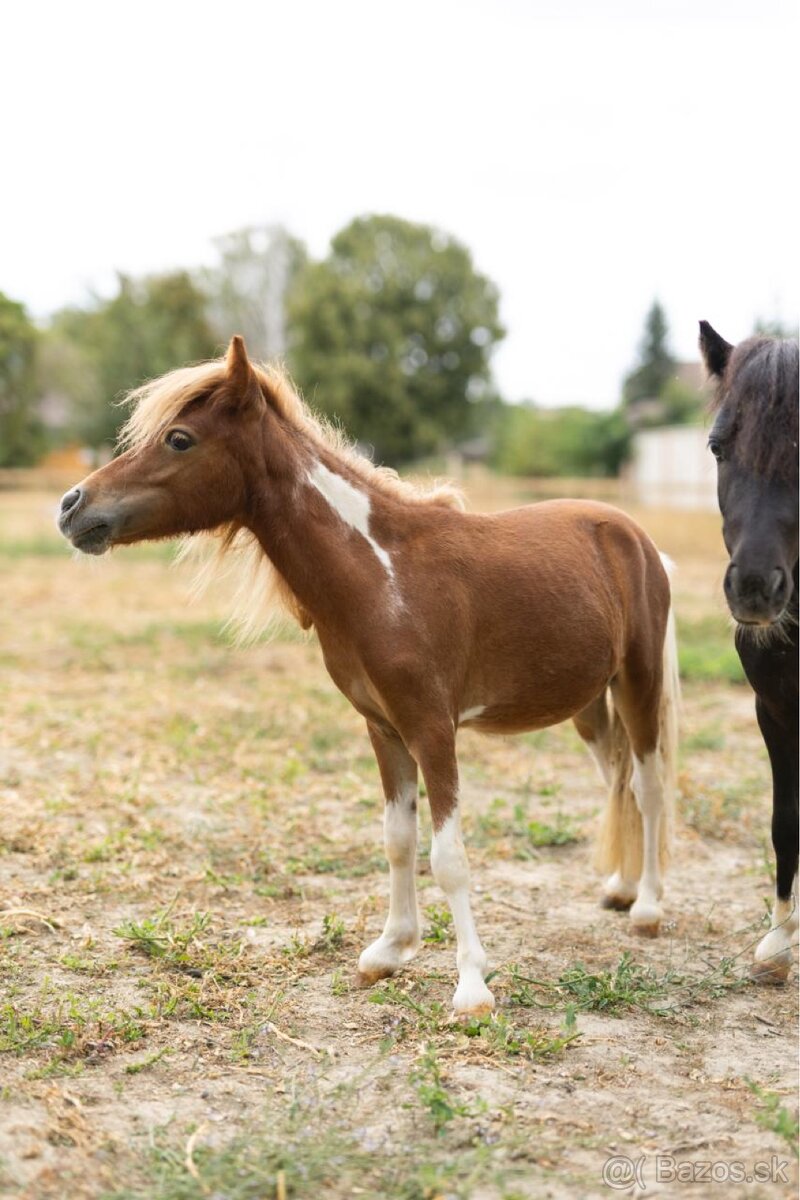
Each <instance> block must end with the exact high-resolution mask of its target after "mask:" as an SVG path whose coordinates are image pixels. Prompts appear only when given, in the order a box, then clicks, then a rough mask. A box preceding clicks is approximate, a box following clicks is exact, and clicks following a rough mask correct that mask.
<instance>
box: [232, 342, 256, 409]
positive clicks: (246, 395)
mask: <svg viewBox="0 0 800 1200" xmlns="http://www.w3.org/2000/svg"><path fill="white" fill-rule="evenodd" d="M225 374H226V375H227V377H228V382H229V384H230V385H231V386H230V390H231V393H232V397H233V401H234V403H235V405H236V407H237V408H246V407H248V406H249V405H250V404H253V403H258V402H261V403H263V399H264V398H263V396H262V394H261V388H260V387H259V385H258V380H257V379H256V373H255V371H254V370H253V365H252V363H251V362H250V359H249V358H248V357H247V347H246V346H245V344H244V338H243V337H241V336H240V335H239V334H238V333H237V334H234V336H233V337H232V338H231V343H230V345H229V346H228V353H227V355H226V356H225Z"/></svg>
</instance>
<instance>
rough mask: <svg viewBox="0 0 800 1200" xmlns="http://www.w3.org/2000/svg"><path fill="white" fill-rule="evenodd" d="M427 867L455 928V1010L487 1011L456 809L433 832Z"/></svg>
mask: <svg viewBox="0 0 800 1200" xmlns="http://www.w3.org/2000/svg"><path fill="white" fill-rule="evenodd" d="M431 869H432V870H433V876H434V879H435V880H436V882H437V883H438V885H439V887H440V888H441V889H442V891H443V892H444V894H445V896H446V897H447V902H448V904H449V905H450V911H451V912H452V914H453V924H454V926H455V930H456V942H457V952H456V962H457V964H458V987H457V988H456V993H455V996H454V997H453V1008H454V1010H455V1011H456V1013H481V1012H490V1011H491V1010H492V1009H493V1008H494V996H493V995H492V993H491V992H490V991H489V989H488V987H487V986H486V984H485V983H484V979H483V977H484V975H485V974H486V966H487V960H486V954H485V952H484V949H483V946H482V945H481V942H480V938H479V937H478V931H477V929H476V928H475V922H474V920H473V918H472V908H471V907H470V902H469V864H468V862H467V854H466V851H465V849H464V843H463V842H462V840H461V821H460V819H459V815H458V809H456V810H455V811H454V812H453V813H452V814H451V815H450V816H449V817H448V818H447V820H446V821H445V823H444V825H443V826H442V828H441V829H440V830H438V832H435V833H434V835H433V842H432V844H431Z"/></svg>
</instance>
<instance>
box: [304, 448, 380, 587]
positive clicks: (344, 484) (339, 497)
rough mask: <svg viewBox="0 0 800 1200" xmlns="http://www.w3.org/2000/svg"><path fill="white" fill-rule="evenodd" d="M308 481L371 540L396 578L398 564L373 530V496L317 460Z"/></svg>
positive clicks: (348, 521) (376, 552)
mask: <svg viewBox="0 0 800 1200" xmlns="http://www.w3.org/2000/svg"><path fill="white" fill-rule="evenodd" d="M308 482H309V483H310V484H311V486H312V487H315V488H316V489H317V491H318V492H319V493H320V494H321V495H322V496H324V497H325V499H326V500H327V501H328V504H330V506H331V508H332V509H333V510H334V512H336V513H338V515H339V516H340V517H341V518H342V520H343V521H344V523H345V524H346V525H349V526H350V528H351V529H355V530H356V531H357V532H358V533H360V534H361V536H362V537H363V538H364V539H365V541H367V542H368V543H369V545H370V546H371V548H372V550H373V551H374V552H375V556H376V557H377V559H378V561H379V562H380V563H381V565H382V566H383V567H384V568H385V570H386V574H387V575H388V576H389V577H390V578H392V579H393V578H394V567H393V566H392V560H391V558H390V557H389V555H388V553H387V552H386V551H385V550H384V549H383V547H382V546H379V545H378V543H377V542H376V541H375V539H374V537H372V535H371V534H370V531H369V511H370V504H369V496H367V495H366V494H365V493H364V492H360V491H359V490H358V488H356V487H353V485H352V483H349V482H348V481H347V480H346V479H343V478H342V476H341V475H336V474H335V473H334V472H333V471H329V470H328V468H327V467H326V466H324V465H323V464H322V463H320V462H318V463H315V464H314V466H313V467H312V469H311V470H310V471H309V472H308Z"/></svg>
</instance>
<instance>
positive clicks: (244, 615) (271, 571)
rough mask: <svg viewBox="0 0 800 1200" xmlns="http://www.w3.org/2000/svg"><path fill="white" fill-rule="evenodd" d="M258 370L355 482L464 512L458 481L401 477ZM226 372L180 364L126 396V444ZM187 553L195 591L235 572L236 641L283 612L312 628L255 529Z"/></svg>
mask: <svg viewBox="0 0 800 1200" xmlns="http://www.w3.org/2000/svg"><path fill="white" fill-rule="evenodd" d="M252 368H253V371H254V373H255V376H256V378H257V380H258V383H259V386H260V388H261V391H262V393H263V395H264V398H265V399H266V401H267V403H268V404H269V405H270V407H271V408H272V409H273V410H274V411H275V412H276V413H277V414H278V415H279V416H280V417H281V418H282V419H283V420H284V421H285V422H286V423H287V424H288V425H289V426H291V427H292V428H293V429H294V430H296V431H297V432H298V433H299V434H301V435H302V437H303V440H304V441H306V442H307V443H308V444H309V445H310V447H311V448H312V450H313V449H317V450H321V451H324V452H326V453H327V455H332V456H333V457H334V458H335V459H336V460H338V462H339V463H341V464H342V465H343V466H345V467H346V468H347V469H348V470H349V472H350V474H352V475H354V476H355V477H356V479H358V480H360V481H361V482H362V483H364V484H365V485H367V486H368V487H371V488H374V489H376V490H377V491H379V492H381V493H382V494H383V495H385V496H391V497H393V498H394V499H396V500H399V501H402V502H405V503H407V504H415V505H419V504H432V505H439V506H444V507H447V508H457V509H463V507H464V499H463V495H462V493H461V491H460V490H459V489H458V488H456V487H454V486H452V485H451V484H447V483H444V484H443V483H434V484H433V485H431V486H429V487H421V486H419V485H418V484H414V483H411V482H409V481H408V480H405V479H401V478H400V476H399V475H398V474H397V472H396V471H395V470H393V469H392V468H391V467H376V466H375V465H374V463H372V462H370V460H369V459H368V458H366V457H365V455H363V454H361V453H360V452H359V451H358V449H357V448H356V447H355V446H354V445H353V443H352V442H351V441H350V439H349V438H348V437H347V435H346V434H345V433H344V431H343V430H342V429H341V428H339V427H338V426H336V425H334V424H333V423H332V422H330V421H328V420H326V419H325V418H324V417H322V416H320V415H319V414H317V413H314V412H313V411H312V410H311V409H310V408H309V406H308V405H307V404H306V403H305V401H304V400H303V399H302V397H301V396H300V394H299V392H298V391H297V390H296V389H295V387H294V386H293V385H292V382H291V380H290V378H289V376H288V375H287V374H286V372H285V371H284V370H283V369H282V368H281V367H280V366H278V365H276V364H274V363H252ZM226 377H227V369H226V360H225V359H224V358H219V359H213V360H212V361H210V362H203V363H198V364H196V365H194V366H189V367H180V368H179V369H178V370H176V371H170V372H168V374H166V375H161V376H159V377H158V378H157V379H152V380H150V381H149V382H148V383H145V384H142V386H141V387H138V388H134V389H133V390H132V391H131V392H129V393H128V394H127V395H126V396H125V397H124V398H123V400H122V401H120V403H121V404H126V405H129V406H130V407H131V411H130V414H129V416H128V418H127V420H126V421H125V423H124V425H123V426H122V429H121V430H120V434H119V443H118V444H119V448H120V449H121V450H125V451H132V452H136V451H137V450H141V449H142V448H143V447H144V446H145V445H147V444H148V443H149V442H152V441H154V440H155V439H156V438H158V437H159V436H160V435H162V434H163V433H165V432H166V430H167V429H168V428H169V426H170V425H171V424H173V422H174V421H175V420H176V419H177V417H178V415H179V414H180V413H181V412H182V411H183V409H184V408H186V406H187V405H188V404H191V403H192V402H193V401H195V400H201V399H202V398H203V397H204V396H207V395H210V393H211V392H212V391H213V390H214V389H215V388H217V387H219V386H220V385H221V384H223V383H224V382H225V380H226ZM198 551H199V553H197V552H198ZM188 558H192V559H199V565H198V569H197V572H196V575H195V582H194V588H193V590H194V592H195V593H199V592H202V591H203V590H204V589H205V588H206V586H207V585H208V584H209V582H210V581H211V580H212V579H213V578H215V577H218V576H229V575H231V574H232V575H234V577H235V583H234V588H233V610H232V613H231V617H230V619H229V622H228V624H229V625H231V626H233V628H234V629H235V630H236V636H237V641H240V642H243V641H250V640H254V639H255V638H257V637H259V636H261V635H262V634H264V633H265V632H267V631H268V630H269V629H270V628H271V627H273V626H274V625H276V624H279V623H280V617H281V615H282V614H284V613H288V614H289V615H290V616H291V617H293V618H294V619H295V620H296V621H298V622H299V624H300V625H301V626H302V627H303V628H304V629H308V628H309V627H310V625H311V620H310V618H309V616H308V614H307V613H306V612H305V611H304V610H303V607H302V605H301V604H300V602H299V601H298V599H297V597H296V596H295V595H294V593H293V592H292V590H291V589H290V587H289V585H288V584H287V583H286V580H285V579H284V578H283V576H282V575H281V574H280V573H279V572H278V571H277V570H276V569H275V567H274V566H273V565H272V563H271V562H270V560H269V558H267V556H266V555H265V554H264V551H263V549H262V547H261V544H260V543H259V541H258V540H257V538H256V537H255V536H254V535H253V534H252V533H251V532H250V530H248V529H244V528H242V527H240V526H238V525H236V524H231V525H224V526H222V527H220V528H219V529H214V530H210V531H209V532H207V533H199V534H191V535H188V536H187V537H185V538H184V539H183V542H182V545H181V549H180V551H179V554H178V561H184V560H185V559H188Z"/></svg>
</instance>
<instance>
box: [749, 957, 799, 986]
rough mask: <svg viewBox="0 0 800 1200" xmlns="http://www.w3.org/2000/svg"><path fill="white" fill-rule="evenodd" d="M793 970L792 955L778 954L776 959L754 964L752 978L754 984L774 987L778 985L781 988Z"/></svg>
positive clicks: (751, 971)
mask: <svg viewBox="0 0 800 1200" xmlns="http://www.w3.org/2000/svg"><path fill="white" fill-rule="evenodd" d="M791 969H792V957H791V955H790V954H786V953H784V954H776V955H775V957H774V958H767V959H765V960H764V961H763V962H754V963H752V965H751V967H750V978H751V979H752V981H753V983H760V984H769V985H771V986H773V987H774V986H776V985H777V986H778V987H780V986H781V985H782V984H784V983H786V981H787V979H788V978H789V972H790V971H791Z"/></svg>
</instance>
